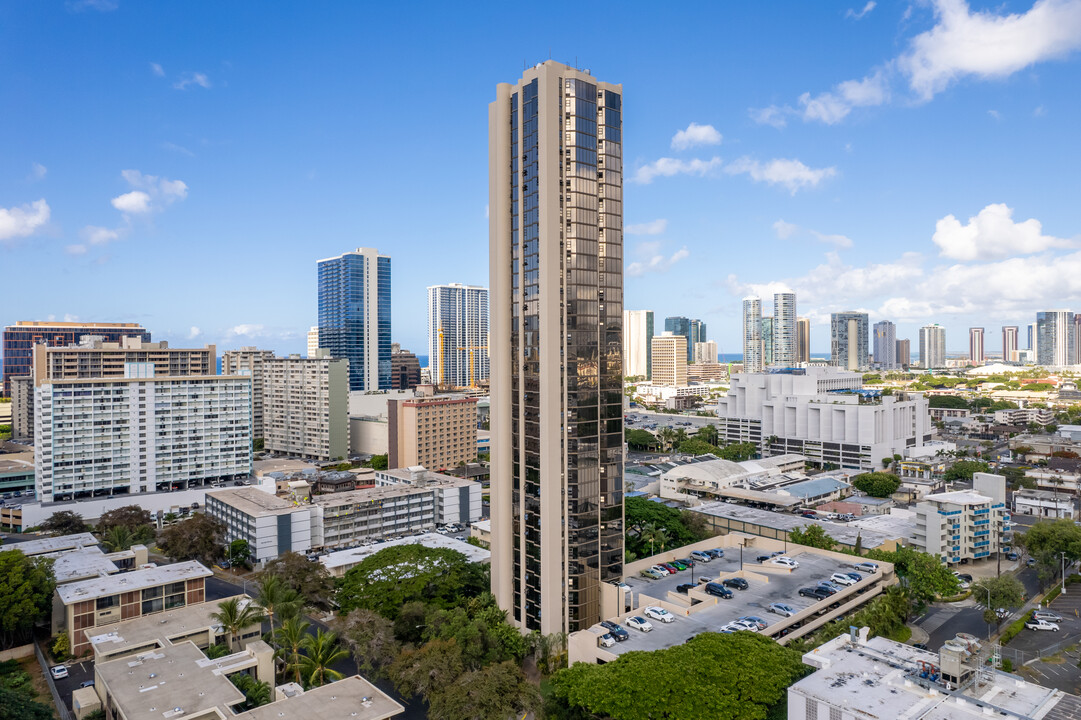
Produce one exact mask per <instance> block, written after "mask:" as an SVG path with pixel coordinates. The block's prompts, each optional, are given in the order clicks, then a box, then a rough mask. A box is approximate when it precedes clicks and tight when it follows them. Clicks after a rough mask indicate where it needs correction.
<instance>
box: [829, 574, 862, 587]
mask: <svg viewBox="0 0 1081 720" xmlns="http://www.w3.org/2000/svg"><path fill="white" fill-rule="evenodd" d="M830 581H831V582H833V583H836V584H837V585H855V584H856V581H855V580H853V579H852V578H850V577H848V576H847V575H845V574H844V573H833V574H832V575H830Z"/></svg>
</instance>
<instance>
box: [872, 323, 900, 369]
mask: <svg viewBox="0 0 1081 720" xmlns="http://www.w3.org/2000/svg"><path fill="white" fill-rule="evenodd" d="M874 337H875V339H874V356H875V365H876V366H877V367H879V368H881V369H882V370H896V369H897V368H898V367H900V364H899V363H898V362H897V326H896V325H894V324H893V323H892V322H890V321H889V320H882V321H880V322H876V323H875V326H874Z"/></svg>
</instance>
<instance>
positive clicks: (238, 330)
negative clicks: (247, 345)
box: [227, 323, 263, 337]
mask: <svg viewBox="0 0 1081 720" xmlns="http://www.w3.org/2000/svg"><path fill="white" fill-rule="evenodd" d="M227 332H228V334H230V335H245V336H247V337H254V336H256V335H259V334H260V333H262V332H263V326H262V325H256V324H246V323H244V324H240V325H234V326H233V327H231V328H229V330H228V331H227Z"/></svg>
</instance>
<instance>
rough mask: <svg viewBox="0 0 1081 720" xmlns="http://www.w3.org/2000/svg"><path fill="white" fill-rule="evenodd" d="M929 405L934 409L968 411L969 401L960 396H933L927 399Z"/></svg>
mask: <svg viewBox="0 0 1081 720" xmlns="http://www.w3.org/2000/svg"><path fill="white" fill-rule="evenodd" d="M927 405H928V406H929V407H932V408H949V409H950V410H968V401H967V400H965V399H964V398H963V397H960V396H958V395H932V396H931V397H930V398H928V399H927Z"/></svg>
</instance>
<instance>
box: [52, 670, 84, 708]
mask: <svg viewBox="0 0 1081 720" xmlns="http://www.w3.org/2000/svg"><path fill="white" fill-rule="evenodd" d="M67 668H68V676H67V677H66V678H61V679H60V680H53V682H54V683H55V684H56V691H57V692H58V693H60V699H61V700H63V701H64V705H65V706H67V709H68V710H71V709H72V707H71V694H72V693H73V692H75V691H76V690H78V689H79V686H80V685H81V684H82V683H83V682H85V681H86V680H93V679H94V663H93V661H91V660H82V661H79V662H74V663H71V664H68V665H67Z"/></svg>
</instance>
